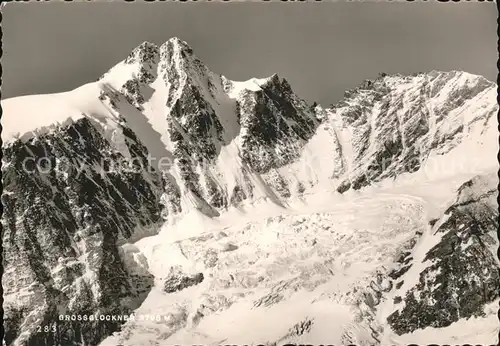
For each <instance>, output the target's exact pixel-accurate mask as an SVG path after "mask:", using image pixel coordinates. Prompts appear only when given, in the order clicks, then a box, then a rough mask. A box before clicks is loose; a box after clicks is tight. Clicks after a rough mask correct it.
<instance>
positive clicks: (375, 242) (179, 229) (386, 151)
mask: <svg viewBox="0 0 500 346" xmlns="http://www.w3.org/2000/svg"><path fill="white" fill-rule="evenodd" d="M2 109H3V117H2V120H1V121H2V126H3V131H2V140H3V148H2V149H3V153H4V158H3V163H2V173H3V184H4V192H3V194H2V203H3V206H4V213H3V217H2V227H3V235H2V239H3V244H4V252H3V254H4V268H5V273H4V274H5V275H4V276H3V279H2V284H3V288H4V300H5V304H4V309H5V311H6V324H5V327H6V337H5V340H6V343H7V344H8V345H57V344H61V345H83V344H90V345H96V344H98V343H100V342H101V341H103V340H104V342H103V345H106V344H108V345H116V344H123V345H146V344H151V345H163V343H166V344H172V343H176V342H178V343H194V342H196V343H219V342H233V343H235V342H243V343H246V344H252V343H281V342H285V341H291V342H295V341H297V342H299V341H300V342H302V343H303V342H305V341H307V342H310V343H311V342H317V343H327V342H328V343H335V342H336V343H357V344H376V343H384V342H390V343H392V344H394V343H407V341H408V340H411V338H412V337H415V338H420V339H419V340H428V339H425V338H426V337H427V335H428V333H432V330H431V331H429V330H430V329H429V328H441V329H440V330H441V331H442V332H445V331H446V330H450V332H449V333H450V335H453V334H454V333H456V332H455V331H456V328H462V330H464V328H463V327H454V326H458V325H461V324H464V325H467V326H471V328H473V327H472V326H473V325H474V324H477V322H474V321H472V319H474V318H475V319H477V318H480V319H481V318H482V319H483V320H484V321H489V320H487V319H488V318H491V317H489V315H488V314H487V313H485V312H484V309H485V307H487V308H488V307H489V306H490V305H488V304H490V303H492V302H494V301H495V299H496V290H497V287H498V284H499V282H500V281H499V278H498V274H497V267H498V260H497V257H496V247H497V240H496V236H495V235H494V233H493V232H494V231H495V230H496V227H497V226H498V220H497V217H498V210H497V209H498V208H497V205H496V185H497V183H498V181H497V180H498V178H497V176H496V173H495V172H496V171H497V170H498V166H497V160H496V153H497V152H498V130H497V120H496V119H497V118H496V113H497V112H498V105H497V103H496V85H495V84H494V83H491V82H489V81H487V80H486V79H484V78H483V77H481V76H476V75H471V74H468V73H465V72H460V71H452V72H437V71H432V72H429V73H420V74H416V75H413V76H401V75H391V76H388V75H385V74H381V75H380V76H379V77H378V78H377V79H376V80H366V81H364V82H363V83H362V85H361V86H360V87H358V88H356V89H355V90H349V91H347V92H346V94H345V97H344V99H343V100H342V101H340V102H339V103H337V104H336V105H334V106H332V107H330V108H325V107H322V106H320V105H315V106H313V105H309V104H308V103H307V102H306V101H304V100H303V99H301V98H300V97H299V96H297V95H296V94H295V93H294V92H293V90H292V88H291V86H290V84H289V83H288V81H286V79H284V78H281V77H279V76H278V75H276V74H275V75H272V76H270V77H268V78H261V79H256V78H252V79H250V80H248V81H245V82H237V81H232V80H230V79H228V78H226V77H224V76H222V75H219V74H217V73H214V72H212V71H210V70H209V68H208V67H206V66H205V65H204V64H203V63H202V62H201V61H200V60H199V59H198V58H197V57H196V56H195V54H194V53H193V50H192V49H191V48H190V47H189V46H188V45H187V44H186V43H185V42H183V41H181V40H179V39H177V38H172V39H170V40H168V41H167V42H166V43H164V44H163V45H161V46H160V47H158V46H156V45H154V44H152V43H149V42H144V43H143V44H141V45H140V46H138V47H137V48H136V49H134V50H133V51H132V52H131V54H130V55H129V56H128V57H127V58H126V59H125V60H123V61H121V62H120V63H118V64H117V65H116V66H114V67H112V68H111V69H110V70H109V71H108V72H106V73H104V74H103V75H102V76H101V78H100V79H99V80H98V81H96V82H94V83H89V84H86V85H84V86H82V87H80V88H77V89H75V90H72V91H69V92H65V93H60V94H50V95H33V96H23V97H17V98H13V99H8V100H3V101H2ZM368 287H369V288H368ZM445 298H446V299H445ZM489 309H490V310H491V311H493V310H492V309H491V308H489ZM490 310H488V311H490ZM132 311H135V312H136V313H137V314H155V315H161V316H163V317H164V318H163V319H161V321H149V320H139V319H136V320H134V321H128V322H126V323H125V324H124V321H116V320H110V321H106V320H104V321H100V320H98V321H85V322H82V321H78V320H76V321H71V320H69V321H66V320H59V317H58V316H59V315H92V314H98V315H124V314H129V313H131V312H132ZM491 311H490V312H491ZM271 316H275V317H276V318H272V317H271ZM481 316H482V317H481ZM270 318H272V321H273V322H272V323H271V324H270V323H269V322H270V320H269V319H270ZM495 318H496V317H495ZM332 320H333V321H335V320H337V321H339V323H338V324H337V325H332V322H331V321H332ZM484 321H483V322H484ZM246 322H248V323H246ZM259 323H260V324H259ZM488 323H489V322H488ZM254 324H256V325H257V328H255V327H254ZM216 325H217V328H216V327H215V326H216ZM45 327H47V328H48V329H47V328H46V329H47V330H48V332H43V329H44V328H45ZM40 328H41V331H40ZM53 328H54V329H53ZM332 328H333V329H332ZM453 328H455V329H453ZM471 328H469V330H473V331H472V332H471V333H476V330H475V329H471ZM120 329H121V331H120ZM466 329H467V328H466ZM494 330H495V327H494V326H493V327H492V328H490V329H489V330H488V331H487V333H490V334H491V333H496V332H495V331H494ZM115 331H117V333H115V334H114V335H113V336H111V337H110V338H108V339H106V337H107V336H109V335H111V334H112V333H113V332H115ZM492 331H493V332H492ZM332 332H334V335H332ZM419 333H420V334H419ZM426 333H427V334H426ZM487 333H486V334H485V333H482V337H483V338H485V339H483V340H486V341H484V343H492V342H493V341H495V342H496V336H493V335H492V334H491V335H490V334H487ZM443 335H444V334H443ZM464 337H465V336H464ZM489 337H492V339H491V340H490V339H487V338H489ZM332 338H333V339H332ZM294 340H295V341H294ZM450 340H452V339H450ZM425 342H427V341H425ZM450 342H451V341H450Z"/></svg>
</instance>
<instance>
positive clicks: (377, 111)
mask: <svg viewBox="0 0 500 346" xmlns="http://www.w3.org/2000/svg"><path fill="white" fill-rule="evenodd" d="M495 90H496V85H495V84H494V83H491V82H489V81H487V80H486V79H484V78H483V77H480V76H474V75H470V74H467V73H465V72H459V71H452V72H436V71H433V72H430V73H426V74H418V75H414V76H406V77H405V76H399V75H396V76H385V75H383V76H380V77H379V78H378V79H376V80H374V81H370V80H367V81H365V82H364V83H363V84H362V85H361V86H360V87H358V88H356V89H355V90H350V91H347V92H346V94H345V98H344V100H342V101H341V102H339V103H338V104H337V105H335V106H334V107H333V108H331V109H329V110H328V112H330V119H331V122H332V124H333V126H334V127H335V128H336V130H337V131H338V132H339V133H341V134H342V136H343V137H344V141H343V142H341V143H340V144H339V145H341V146H342V150H343V151H344V153H348V157H345V159H346V161H347V163H348V166H349V169H348V172H347V173H346V177H345V178H344V179H343V181H342V182H341V183H340V186H339V187H338V191H339V192H344V191H346V190H347V189H349V188H353V189H359V188H361V187H364V186H368V185H370V184H371V183H373V182H377V181H381V180H383V179H386V178H394V177H396V176H398V175H400V174H402V173H407V172H408V173H412V172H415V171H417V170H419V169H420V168H422V166H424V165H425V164H426V163H427V162H426V161H427V160H428V159H429V157H431V158H433V157H434V156H435V155H438V156H439V155H444V154H446V153H448V152H450V151H451V150H452V149H453V148H456V147H457V146H458V145H460V144H461V143H462V142H467V141H470V140H476V138H477V136H481V135H482V133H483V131H486V130H487V129H488V127H489V128H492V127H493V126H494V122H495V114H496V112H497V110H498V106H497V104H496V102H495V101H494V97H495V96H494V94H495V93H496V91H495ZM342 136H341V137H342ZM349 142H350V143H349ZM433 155H434V156H433Z"/></svg>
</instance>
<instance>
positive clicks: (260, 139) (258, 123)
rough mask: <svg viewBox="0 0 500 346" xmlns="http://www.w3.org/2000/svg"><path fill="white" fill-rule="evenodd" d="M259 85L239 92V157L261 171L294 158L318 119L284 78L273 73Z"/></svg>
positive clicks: (281, 164)
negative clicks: (252, 89)
mask: <svg viewBox="0 0 500 346" xmlns="http://www.w3.org/2000/svg"><path fill="white" fill-rule="evenodd" d="M260 87H261V89H260V90H257V91H251V90H244V91H243V92H242V93H241V94H240V95H241V96H240V98H239V100H238V105H239V119H240V124H241V139H240V141H241V148H242V157H243V160H244V161H245V162H247V163H248V164H249V166H250V167H251V168H252V170H253V171H255V172H258V173H265V172H267V171H269V170H270V169H272V168H277V167H281V166H283V165H285V164H287V163H290V162H292V161H293V160H294V159H295V158H297V157H298V156H299V155H300V149H301V148H302V147H303V146H304V144H305V143H306V142H307V140H308V139H309V138H311V137H312V135H313V134H314V131H315V129H316V127H317V125H318V124H319V121H318V120H317V119H316V117H315V114H314V113H313V112H312V111H311V110H310V107H309V106H308V105H307V104H306V103H305V102H304V101H303V100H301V99H299V98H298V97H296V96H295V95H294V93H293V91H292V89H291V87H290V85H289V84H288V82H287V81H286V79H280V78H279V77H278V76H277V75H273V76H272V77H271V78H270V79H269V80H268V81H266V83H265V84H263V85H261V86H260Z"/></svg>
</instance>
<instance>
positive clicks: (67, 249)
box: [2, 118, 160, 345]
mask: <svg viewBox="0 0 500 346" xmlns="http://www.w3.org/2000/svg"><path fill="white" fill-rule="evenodd" d="M117 131H119V132H120V133H122V135H123V138H122V139H123V142H124V143H123V144H124V145H125V147H124V148H125V149H126V150H127V152H128V153H129V154H130V155H131V156H133V157H136V158H138V157H140V158H144V159H145V158H146V154H147V151H146V149H145V148H144V146H142V144H141V142H140V141H139V140H138V139H137V138H136V137H135V134H134V133H133V132H131V131H130V130H129V129H128V128H127V127H126V124H122V125H121V129H120V130H117ZM124 148H121V149H122V150H123V149H124ZM3 154H4V157H3V165H2V171H3V172H2V173H3V185H4V189H5V190H4V193H3V195H2V203H3V206H4V212H3V218H2V228H3V235H2V238H3V258H4V267H5V272H4V274H5V275H4V276H3V279H2V285H3V289H4V300H5V302H4V309H5V322H4V326H5V330H6V337H5V340H6V342H7V344H9V345H11V344H12V345H56V344H64V345H70V344H76V341H77V340H79V341H83V340H85V342H86V343H90V344H97V343H98V342H99V341H100V340H102V338H103V337H104V336H106V335H108V334H109V333H111V332H112V331H114V330H116V329H117V328H118V326H119V324H120V322H115V321H95V322H88V323H81V321H60V320H59V317H58V316H59V315H85V314H86V315H92V314H95V313H100V314H124V313H128V312H129V311H130V310H129V309H130V308H131V307H133V305H134V304H132V303H131V302H132V300H134V299H137V298H138V296H139V293H138V292H137V291H136V290H135V287H134V285H133V283H132V282H131V281H130V280H129V277H128V274H127V272H126V270H125V269H124V267H123V264H122V262H121V261H120V255H119V252H118V249H117V245H116V243H117V242H118V241H121V240H124V239H129V238H131V237H132V236H133V235H134V232H135V231H136V230H137V229H141V228H148V227H151V226H154V225H156V224H157V223H158V222H159V221H160V209H159V204H158V203H157V200H158V198H159V193H160V191H159V187H160V182H159V180H158V176H157V174H156V173H155V172H147V171H144V170H143V169H141V168H139V167H138V166H139V165H140V163H138V162H135V163H133V162H132V163H130V164H129V163H126V160H125V158H124V156H123V155H122V153H120V151H119V150H117V148H116V147H114V146H113V145H111V144H110V142H108V141H107V140H106V139H105V138H104V134H103V133H102V131H100V130H99V128H98V126H96V125H94V124H93V123H92V122H91V120H89V119H88V118H82V119H80V120H78V121H76V122H74V123H73V124H71V125H69V126H61V127H59V128H57V129H55V130H54V131H51V132H49V133H47V134H43V135H41V136H38V137H33V138H32V139H30V140H29V141H27V142H22V141H20V140H18V141H15V142H13V143H11V144H10V145H8V146H4V148H3ZM47 327H48V329H49V330H50V331H49V332H48V333H47V332H38V331H39V328H40V329H41V330H43V329H44V328H47Z"/></svg>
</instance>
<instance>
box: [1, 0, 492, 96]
mask: <svg viewBox="0 0 500 346" xmlns="http://www.w3.org/2000/svg"><path fill="white" fill-rule="evenodd" d="M2 14H3V20H2V30H3V52H4V55H3V56H2V61H1V62H2V68H3V75H2V83H3V84H2V99H6V98H10V97H15V96H21V95H28V94H46V93H54V92H63V91H68V90H71V89H74V88H76V87H78V86H80V85H82V84H85V83H88V82H92V81H95V80H96V79H97V78H98V77H99V76H100V75H102V74H103V73H104V72H106V71H107V70H109V69H110V68H111V67H112V66H113V65H114V64H116V63H117V62H119V61H121V60H123V59H124V58H125V57H126V56H127V55H128V53H129V52H130V51H131V50H132V49H133V48H134V47H136V46H137V45H139V44H140V43H141V42H143V41H151V42H154V43H157V44H161V43H163V42H165V41H166V40H168V39H169V38H170V37H173V36H177V37H179V38H180V39H182V40H184V41H186V42H187V43H188V44H189V45H190V46H191V47H192V48H193V50H194V52H195V54H196V55H197V56H198V57H199V58H200V59H201V60H202V61H203V62H204V63H205V64H206V65H207V66H208V67H209V68H210V69H211V70H212V71H214V72H217V73H220V74H223V75H225V76H226V77H228V78H229V79H232V80H246V79H250V78H252V77H257V78H260V77H267V76H270V75H272V74H273V73H278V74H279V75H280V76H281V77H284V78H286V79H287V80H288V81H289V82H290V84H291V86H292V88H293V90H294V91H295V92H296V93H297V94H298V95H299V96H300V97H302V98H304V99H306V100H308V101H309V102H313V101H317V102H319V103H321V104H323V105H329V104H331V103H334V102H336V101H338V100H339V99H341V98H342V95H343V92H344V91H345V90H347V89H350V88H354V87H356V86H357V85H358V84H360V83H361V82H362V81H363V80H365V79H370V78H375V77H376V76H377V75H378V73H379V72H386V73H402V74H410V73H414V72H425V71H430V70H443V71H450V70H464V71H467V72H470V73H475V74H480V75H483V76H485V77H486V78H488V79H490V80H492V81H496V78H497V67H496V62H497V55H498V54H497V41H496V40H497V34H496V19H497V9H496V5H495V3H488V2H486V3H485V2H482V3H479V2H459V3H437V2H368V1H364V2H361V1H352V2H327V1H322V2H307V3H304V2H302V3H290V2H286V3H283V2H260V1H259V2H258V1H248V2H224V3H223V2H183V3H180V2H152V3H146V2H132V3H125V2H98V3H96V2H85V3H84V2H81V3H73V2H71V3H67V2H66V3H64V2H49V3H43V2H16V3H9V4H7V6H5V7H4V8H3V10H2Z"/></svg>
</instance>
